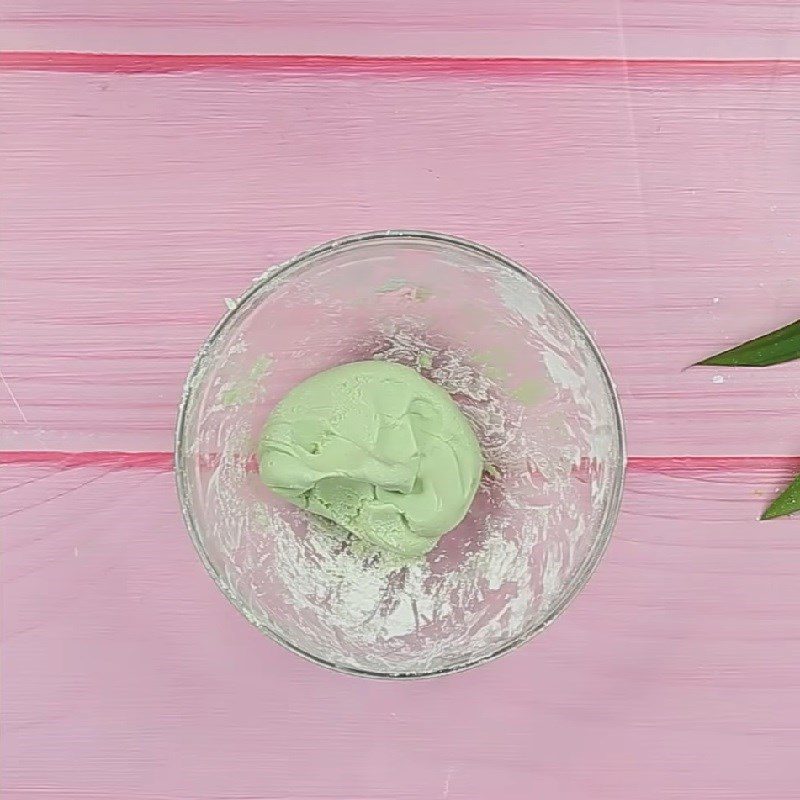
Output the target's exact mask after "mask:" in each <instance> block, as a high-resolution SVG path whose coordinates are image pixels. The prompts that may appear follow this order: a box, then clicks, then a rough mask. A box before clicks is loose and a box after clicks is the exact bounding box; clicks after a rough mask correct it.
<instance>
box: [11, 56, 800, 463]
mask: <svg viewBox="0 0 800 800" xmlns="http://www.w3.org/2000/svg"><path fill="white" fill-rule="evenodd" d="M309 70H310V71H309ZM0 92H1V93H0V102H1V103H2V108H3V113H4V117H5V120H4V158H3V182H4V188H3V193H2V198H0V203H2V208H0V211H1V212H2V216H3V219H4V245H3V248H2V278H3V285H4V291H3V294H2V297H1V298H0V304H1V306H0V314H1V315H2V319H3V324H2V325H1V326H0V350H1V351H2V364H0V367H1V368H2V374H3V376H4V381H5V383H4V386H2V387H0V417H1V418H2V420H3V422H4V425H3V426H2V429H1V430H0V448H3V449H12V450H14V449H16V450H30V449H43V450H133V451H148V450H153V451H168V450H170V449H171V432H172V427H173V423H174V416H175V409H176V404H177V401H178V397H179V392H180V386H181V383H182V381H183V378H184V376H185V373H186V371H187V368H188V365H189V362H190V360H191V358H192V356H193V354H194V353H195V351H196V350H197V348H198V346H199V344H200V343H201V341H202V339H203V338H204V337H205V335H206V334H207V333H208V331H209V330H210V328H211V327H212V325H213V324H214V323H215V322H216V320H217V319H218V318H219V316H220V315H221V314H222V312H223V310H224V307H225V306H224V302H223V299H224V298H225V297H226V296H228V297H231V296H236V295H237V294H238V293H239V292H241V291H242V290H244V289H245V288H246V287H247V286H249V284H250V281H251V279H252V278H253V277H254V276H256V275H258V274H259V273H260V272H261V271H262V270H263V269H264V268H265V267H267V266H269V265H271V264H274V263H276V262H279V261H281V260H283V259H285V258H287V257H288V256H291V255H293V254H294V253H296V252H298V251H300V250H302V249H304V248H306V247H308V246H311V245H313V244H316V243H318V242H321V241H323V240H325V239H327V238H331V237H334V236H338V235H343V234H346V233H351V232H354V231H358V230H367V229H376V228H388V227H421V228H429V229H438V230H443V231H446V232H451V233H454V234H458V235H463V236H466V237H468V238H474V239H476V240H478V241H481V242H484V243H485V244H488V245H490V246H493V247H496V248H497V249H499V250H501V251H503V252H505V253H506V254H507V255H509V256H511V257H513V258H515V259H517V260H519V261H520V262H521V263H523V264H524V265H526V266H527V267H528V268H530V269H531V270H532V271H533V272H535V273H536V274H538V275H540V276H541V277H542V278H544V279H545V280H546V281H547V282H549V283H550V284H551V285H552V286H553V287H554V288H555V289H556V290H557V291H558V292H559V293H561V294H562V295H563V296H564V297H565V299H566V300H567V301H568V302H569V303H570V304H571V305H572V306H573V307H574V308H575V309H576V311H577V312H578V313H579V314H580V315H581V316H582V317H583V319H584V320H585V322H586V323H587V324H588V326H589V327H590V329H592V331H593V332H594V333H595V335H596V337H597V339H598V341H599V343H600V345H601V346H602V347H603V349H604V351H605V353H606V355H607V357H608V359H609V361H610V364H611V367H612V371H613V374H614V376H615V378H616V380H617V383H618V384H619V387H620V390H621V394H622V399H623V404H624V410H625V413H626V417H627V421H628V428H629V440H630V449H631V452H632V454H633V455H638V456H647V455H665V456H669V455H781V454H786V455H789V454H796V453H797V452H799V451H800V434H798V432H797V426H792V425H790V424H789V422H788V416H789V415H790V414H792V413H796V411H797V409H798V403H800V392H798V388H797V386H798V372H797V369H795V368H794V367H793V366H792V365H787V366H786V367H781V368H775V369H770V370H754V371H736V372H731V371H726V372H723V371H721V370H708V369H697V370H690V371H686V372H684V371H682V369H683V368H684V367H685V366H686V365H687V364H689V363H691V362H693V361H696V360H697V359H698V358H700V357H702V356H705V355H708V354H710V353H712V352H715V351H717V350H720V349H722V348H723V347H724V346H726V345H730V344H733V343H734V342H735V341H737V340H743V339H746V338H749V337H752V336H754V335H756V334H758V333H761V332H763V331H765V330H768V329H770V328H772V327H775V326H776V325H779V324H782V323H785V322H788V321H790V320H792V319H795V318H796V317H797V308H798V307H800V272H798V263H800V234H798V233H797V230H796V228H797V219H798V218H800V148H798V147H797V142H798V141H799V140H800V116H799V115H798V108H800V66H798V65H796V64H777V63H775V64H737V65H729V66H725V65H707V66H703V65H702V64H691V65H683V66H681V65H669V64H651V65H648V64H643V63H641V62H640V63H639V64H638V65H633V67H632V66H631V65H625V64H621V63H602V62H595V63H590V64H581V63H576V62H571V63H563V64H557V63H550V64H541V63H540V64H535V63H534V64H527V65H524V68H516V67H515V69H514V70H512V71H510V72H509V71H501V72H500V73H499V74H498V73H496V72H494V71H493V69H488V71H487V72H486V74H481V73H480V71H479V70H475V69H473V68H472V67H470V69H469V70H467V71H463V70H459V69H456V70H454V71H439V70H438V69H437V70H434V71H433V72H428V71H427V70H426V68H425V65H424V64H423V65H416V66H414V67H413V68H411V69H410V70H409V68H408V65H404V64H402V63H400V64H394V65H392V66H391V68H388V67H387V68H386V69H385V70H384V71H383V72H379V73H378V74H376V73H375V72H374V71H371V70H369V69H367V70H365V71H362V72H359V71H358V70H355V71H354V70H352V69H350V68H348V69H345V70H343V71H342V72H337V71H336V70H333V71H330V70H329V71H328V72H326V73H324V74H323V73H320V72H319V71H318V70H317V69H316V68H314V67H309V68H304V67H303V66H302V64H301V65H295V66H294V67H292V68H290V69H288V70H287V69H280V70H277V71H270V70H269V69H261V70H260V71H255V72H253V71H245V72H242V71H237V70H235V69H227V70H222V71H213V72H200V73H193V72H191V73H180V74H166V75H158V74H149V75H135V74H134V75H125V74H122V75H120V74H110V73H101V74H86V73H75V74H73V73H71V74H60V73H50V72H18V71H9V72H6V73H4V74H2V75H0Z"/></svg>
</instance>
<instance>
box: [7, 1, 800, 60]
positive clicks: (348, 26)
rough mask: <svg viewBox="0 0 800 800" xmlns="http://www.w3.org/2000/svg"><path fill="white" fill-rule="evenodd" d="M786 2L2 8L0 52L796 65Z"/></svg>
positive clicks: (34, 4)
mask: <svg viewBox="0 0 800 800" xmlns="http://www.w3.org/2000/svg"><path fill="white" fill-rule="evenodd" d="M798 13H799V12H798V5H797V3H795V2H793V0H771V1H770V2H760V0H702V2H686V1H685V0H647V2H642V0H553V1H552V2H547V3H543V2H531V1H530V0H497V2H494V3H486V2H483V1H482V0H406V1H405V2H403V3H397V2H393V1H392V0H344V1H343V2H342V1H341V0H304V2H295V0H192V2H191V3H188V2H183V1H182V0H127V1H126V2H118V0H5V2H4V3H3V7H2V17H0V21H1V22H2V35H1V36H0V48H2V49H9V50H81V51H90V52H99V53H109V52H134V53H174V52H183V53H313V54H317V53H331V54H345V55H434V56H446V55H450V56H484V57H494V56H526V57H550V58H620V57H625V56H627V57H630V58H725V59H729V58H732V59H739V58H792V57H794V58H796V57H798V56H800V18H799V17H798Z"/></svg>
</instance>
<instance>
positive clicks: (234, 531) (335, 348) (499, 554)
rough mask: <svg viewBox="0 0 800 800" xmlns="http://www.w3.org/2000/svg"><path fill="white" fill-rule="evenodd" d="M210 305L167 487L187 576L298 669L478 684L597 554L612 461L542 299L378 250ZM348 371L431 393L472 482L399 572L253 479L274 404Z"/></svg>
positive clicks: (411, 246) (445, 257)
mask: <svg viewBox="0 0 800 800" xmlns="http://www.w3.org/2000/svg"><path fill="white" fill-rule="evenodd" d="M228 305H229V306H230V310H229V311H228V313H227V314H226V315H225V316H224V317H223V319H222V320H221V321H220V323H219V324H218V325H217V327H216V328H215V329H214V331H213V332H212V333H211V335H210V336H209V338H208V340H207V341H206V343H205V344H204V345H203V347H202V348H201V350H200V352H199V354H198V355H197V358H196V359H195V362H194V364H193V366H192V369H191V372H190V373H189V377H188V379H187V381H186V386H185V388H184V393H183V398H182V402H181V407H180V412H179V416H178V425H177V434H176V475H177V484H178V493H179V496H180V502H181V506H182V510H183V514H184V517H185V520H186V524H187V526H188V528H189V533H190V534H191V537H192V540H193V542H194V544H195V546H196V547H197V551H198V553H199V554H200V558H201V559H202V561H203V564H204V565H205V566H206V569H207V570H208V571H209V573H210V574H211V576H212V577H213V578H214V580H215V581H216V582H217V584H218V585H219V587H220V588H221V589H222V591H223V592H224V594H225V595H226V596H227V597H228V599H229V600H230V601H231V602H232V603H233V604H234V605H235V606H236V608H238V609H239V611H240V612H241V613H242V614H243V615H244V616H245V617H246V618H247V619H248V620H250V622H252V623H253V624H254V625H256V626H257V627H258V628H259V629H260V630H262V631H263V632H264V633H266V634H267V635H268V636H269V637H271V638H272V639H274V640H275V641H277V642H279V643H280V644H282V645H284V646H285V647H287V648H288V649H289V650H292V651H294V652H296V653H298V654H300V655H303V656H305V657H306V658H309V659H311V660H312V661H314V662H316V663H318V664H321V665H324V666H327V667H332V668H334V669H339V670H343V671H345V672H349V673H353V674H358V675H369V676H374V677H386V678H389V677H391V678H412V677H423V676H430V675H441V674H444V673H448V672H454V671H456V670H462V669H466V668H467V667H472V666H475V665H477V664H482V663H484V662H486V661H488V660H489V659H492V658H495V657H496V656H498V655H500V654H502V653H505V652H508V651H509V650H511V649H512V648H514V647H516V646H518V645H520V644H522V643H524V642H526V641H527V640H528V639H530V638H531V637H532V636H533V635H534V634H536V633H538V632H539V631H541V630H542V629H543V628H545V627H546V626H547V625H549V624H550V623H551V622H552V621H553V620H554V619H555V618H556V617H557V616H558V615H559V614H560V613H561V611H563V609H564V608H565V606H566V605H567V603H568V602H569V601H570V600H571V599H572V598H573V597H574V596H575V594H576V593H577V592H578V591H579V590H580V588H581V587H582V586H583V585H584V584H585V583H586V581H587V579H588V577H589V575H590V574H591V572H592V570H593V569H594V567H595V565H596V564H597V562H598V559H599V558H600V556H601V555H602V553H603V550H604V549H605V547H606V544H607V542H608V539H609V536H610V534H611V530H612V528H613V526H614V523H615V520H616V517H617V512H618V509H619V503H620V496H621V492H622V484H623V477H624V472H625V448H624V437H623V429H622V419H621V414H620V408H619V404H618V401H617V396H616V393H615V390H614V386H613V384H612V382H611V379H610V377H609V374H608V370H607V368H606V366H605V364H604V362H603V359H602V357H601V355H600V353H599V352H598V350H597V348H596V347H595V345H594V344H593V343H592V340H591V338H590V337H589V335H588V333H587V332H586V330H585V328H584V327H583V325H582V324H581V323H580V322H579V320H578V319H577V318H576V317H575V315H574V314H573V313H572V312H571V311H570V310H569V308H567V306H566V305H565V304H564V302H563V301H561V300H560V299H559V298H558V297H557V296H556V295H555V294H554V293H553V292H552V291H550V289H548V288H547V287H546V286H545V285H544V284H543V283H542V282H541V281H539V280H538V279H536V278H534V277H533V276H532V275H530V274H529V273H528V272H527V271H526V270H524V269H523V268H522V267H520V266H518V265H517V264H515V263H514V262H512V261H509V260H508V259H507V258H504V257H503V256H502V255H500V254H498V253H495V252H493V251H491V250H489V249H487V248H485V247H482V246H480V245H477V244H473V243H472V242H468V241H464V240H460V239H456V238H454V237H451V236H445V235H442V234H436V233H427V232H422V231H383V232H374V233H365V234H360V235H356V236H348V237H346V238H344V239H339V240H337V241H333V242H329V243H327V244H323V245H321V246H320V247H317V248H315V249H313V250H310V251H309V252H307V253H303V254H302V255H299V256H297V257H296V258H293V259H291V260H290V261H288V262H286V263H285V264H282V265H281V266H279V267H276V268H274V269H271V270H269V271H267V272H266V273H264V275H263V276H261V277H260V278H258V279H257V280H256V281H255V282H254V284H253V286H251V287H250V288H249V289H248V290H247V291H246V292H244V294H243V295H242V296H241V297H240V298H239V299H238V300H236V301H232V300H230V301H228ZM365 359H384V360H388V361H394V362H398V363H400V364H405V365H407V366H411V367H413V368H415V369H417V370H419V372H420V373H421V374H422V375H424V376H425V377H427V378H429V379H430V380H432V381H434V382H435V383H437V384H439V385H440V386H442V387H444V388H445V389H446V390H447V391H448V392H449V393H450V394H451V396H452V397H453V398H454V400H455V401H456V402H457V403H458V404H459V406H460V407H461V409H462V410H463V412H464V414H465V415H466V416H467V418H468V419H469V420H470V422H471V423H472V425H473V426H474V429H475V432H476V434H477V436H478V441H479V442H480V445H481V448H482V451H483V456H484V459H485V462H486V465H485V471H484V474H483V478H482V480H481V484H480V487H479V490H478V494H477V496H476V498H475V501H474V503H473V505H472V507H471V509H470V511H469V513H468V515H467V517H466V518H465V519H464V521H463V522H462V523H461V524H460V525H459V526H458V527H457V528H455V529H454V530H453V531H451V532H450V533H448V534H446V535H445V536H444V537H443V538H442V539H441V541H440V542H439V544H438V545H437V547H436V548H435V549H434V550H433V551H431V552H430V553H429V554H428V555H427V556H425V557H422V558H419V559H416V560H405V561H404V560H402V559H400V558H399V557H397V556H391V555H387V554H384V553H381V552H379V551H376V550H372V549H370V548H369V547H367V546H365V545H364V544H363V543H361V542H359V541H357V540H354V539H353V538H352V537H351V535H350V534H348V533H347V532H346V531H345V530H343V529H342V528H339V527H338V526H337V525H335V524H334V523H331V522H329V521H327V520H324V519H322V518H320V517H316V516H314V515H312V514H309V513H307V512H305V511H302V510H300V509H298V508H296V507H294V506H292V505H290V504H289V503H287V502H286V501H284V500H282V499H281V498H279V497H278V496H276V495H273V494H271V493H270V492H269V491H268V490H267V489H266V487H265V486H263V484H262V483H261V482H260V480H259V477H258V470H257V466H258V465H257V463H256V458H255V455H254V454H255V452H256V448H257V442H258V438H259V434H260V431H261V428H262V426H263V424H264V422H265V420H266V419H267V417H268V416H269V414H270V411H271V410H272V408H273V407H274V406H275V404H276V403H277V402H278V401H279V400H280V399H281V398H282V397H283V396H284V395H285V394H286V393H287V392H288V391H289V389H291V388H292V387H294V386H295V385H297V384H298V383H299V382H300V381H302V380H304V379H305V378H307V377H309V376H311V375H313V374H314V373H316V372H319V371H321V370H324V369H328V368H330V367H333V366H336V365H339V364H344V363H347V362H350V361H360V360H365Z"/></svg>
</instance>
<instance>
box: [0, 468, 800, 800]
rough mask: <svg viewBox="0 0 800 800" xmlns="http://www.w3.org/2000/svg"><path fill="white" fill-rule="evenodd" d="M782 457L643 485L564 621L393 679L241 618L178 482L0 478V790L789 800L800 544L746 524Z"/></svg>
mask: <svg viewBox="0 0 800 800" xmlns="http://www.w3.org/2000/svg"><path fill="white" fill-rule="evenodd" d="M733 466H735V465H733ZM740 466H741V465H740ZM785 466H786V465H784V466H783V467H781V468H780V469H777V470H776V469H770V468H768V467H766V466H765V465H761V468H760V469H758V470H755V469H753V468H751V467H749V466H746V465H745V466H744V467H742V468H736V469H731V470H728V471H722V470H720V469H713V470H706V471H703V470H702V469H700V470H698V469H697V464H695V465H694V467H691V468H687V469H681V468H680V467H679V466H677V465H675V464H673V465H672V466H671V467H670V468H669V469H667V470H666V471H665V472H664V471H661V472H659V471H633V472H632V473H631V475H630V478H629V484H628V490H627V494H626V497H625V502H624V509H623V514H622V517H621V522H620V524H619V526H618V530H617V532H616V534H615V536H614V537H613V539H612V543H611V546H610V549H609V551H608V553H607V555H606V557H605V559H604V561H603V563H602V564H601V566H600V568H599V570H598V572H597V573H596V575H595V576H594V578H593V579H592V581H591V582H590V584H589V586H588V588H587V589H586V590H585V592H584V593H583V594H582V595H581V596H580V597H579V598H578V599H577V600H576V601H575V603H574V604H573V605H572V606H571V607H570V609H569V610H568V611H567V612H566V614H565V615H564V616H563V617H562V618H561V619H559V620H558V621H557V622H556V623H555V625H554V626H553V627H552V628H551V629H550V630H548V631H547V632H546V633H544V634H543V635H542V636H541V637H540V638H538V639H537V640H535V641H534V642H532V643H530V644H529V645H527V646H526V647H525V648H523V649H522V650H521V651H518V652H517V653H515V654H513V655H511V656H508V657H505V658H503V659H501V660H500V661H498V662H495V663H494V664H492V665H489V666H486V667H483V668H481V669H478V670H475V671H472V672H468V673H465V674H462V675H457V676H452V677H450V678H446V679H441V680H435V681H424V682H420V683H403V684H391V683H380V682H378V683H376V682H371V681H366V680H359V679H353V678H348V677H345V676H341V675H336V674H333V673H328V672H326V671H324V670H322V669H321V668H318V667H314V666H312V665H310V664H307V663H306V662H304V661H302V660H301V659H299V658H297V657H295V656H292V655H290V654H288V653H285V652H283V651H282V650H281V649H280V648H279V647H278V646H277V645H274V644H272V643H271V642H269V641H267V640H266V639H264V638H263V637H262V636H261V635H260V634H259V633H258V632H257V631H255V630H254V629H253V628H251V627H250V626H249V625H248V624H247V623H246V622H245V621H244V620H243V619H241V618H239V617H238V616H237V614H236V612H235V611H234V610H233V608H232V607H230V606H229V605H228V603H227V602H226V601H225V600H224V599H223V597H222V596H221V595H220V594H219V593H218V592H217V590H216V588H215V587H214V586H213V584H212V582H211V580H210V579H209V578H208V576H207V575H206V574H205V572H204V570H203V568H202V567H201V566H200V564H199V562H198V560H197V558H196V556H195V554H194V551H193V549H192V547H191V544H190V543H189V539H188V536H187V535H186V533H185V532H184V530H183V524H182V522H181V519H180V516H179V512H178V509H177V502H176V499H175V495H174V489H173V480H172V475H171V473H170V472H169V471H168V469H167V468H165V467H163V466H158V465H155V466H153V465H149V466H147V465H146V466H145V467H144V468H138V469H112V468H111V467H110V466H108V465H106V466H91V465H86V464H84V465H83V466H80V465H75V464H73V465H72V466H66V467H65V466H61V467H59V468H57V469H53V468H51V467H49V466H46V465H35V464H31V465H25V464H17V465H6V466H4V468H3V469H2V470H0V492H2V494H0V509H1V510H0V514H2V515H3V520H2V526H3V534H4V535H3V537H2V550H3V552H2V562H1V563H2V577H3V592H4V597H3V604H2V623H3V624H2V645H3V671H2V681H3V685H2V695H0V696H1V697H2V703H3V709H2V715H0V724H1V725H2V740H3V748H2V756H3V758H4V764H3V770H2V789H3V797H4V798H7V799H8V800H50V799H51V798H54V797H58V798H59V800H105V799H106V798H108V800H111V798H114V799H115V800H117V799H118V798H120V797H125V798H130V800H166V799H167V798H175V799H178V798H187V797H191V798H194V799H196V800H210V799H211V798H215V799H216V798H219V799H220V800H223V799H224V800H234V798H235V800H242V798H256V797H258V798H267V797H269V798H285V797H292V798H298V799H299V798H321V797H325V798H342V800H345V798H346V799H347V800H351V799H352V798H397V797H409V798H411V797H449V798H451V799H452V798H459V800H469V799H470V798H475V800H478V799H479V798H485V797H489V796H495V795H497V794H498V793H499V794H500V795H502V796H503V797H507V798H510V799H511V800H514V798H527V797H530V796H531V791H534V793H535V795H536V796H542V797H557V798H559V800H585V798H592V799H593V800H627V799H628V798H630V799H631V800H641V798H645V797H646V798H662V797H663V798H667V797H670V798H673V797H675V798H677V797H680V798H687V799H688V798H697V800H708V798H723V797H724V798H726V800H745V798H746V799H747V800H756V798H758V800H763V798H770V800H794V798H795V797H796V796H797V778H798V766H797V757H796V755H797V752H798V748H800V725H799V724H798V718H800V672H798V670H797V663H798V660H799V659H800V582H798V580H797V575H798V570H800V540H798V536H797V521H794V520H776V521H774V522H772V523H768V524H765V523H757V522H756V516H757V515H758V513H759V511H760V509H761V508H762V506H763V503H764V502H765V499H766V498H768V497H769V496H771V495H772V493H773V491H774V490H775V489H776V487H778V486H779V485H781V484H782V483H783V482H784V481H785V480H786V478H787V477H788V474H789V473H788V470H787V469H786V468H785Z"/></svg>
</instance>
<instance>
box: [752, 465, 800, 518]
mask: <svg viewBox="0 0 800 800" xmlns="http://www.w3.org/2000/svg"><path fill="white" fill-rule="evenodd" d="M795 511H800V475H798V476H797V477H796V478H795V479H794V480H793V481H792V482H791V483H790V484H789V485H788V486H787V487H786V489H785V490H784V491H783V493H782V494H780V495H778V496H777V497H776V498H775V499H774V500H773V501H772V503H771V504H770V507H769V508H768V509H767V510H766V511H765V512H764V513H763V514H762V515H761V519H774V518H775V517H785V516H786V515H787V514H793V513H794V512H795Z"/></svg>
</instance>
